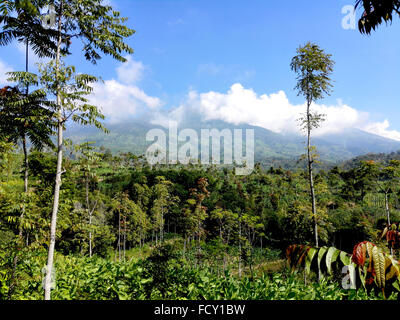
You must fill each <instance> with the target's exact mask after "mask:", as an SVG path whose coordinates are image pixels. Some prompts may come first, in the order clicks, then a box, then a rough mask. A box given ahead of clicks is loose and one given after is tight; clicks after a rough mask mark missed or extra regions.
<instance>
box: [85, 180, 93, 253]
mask: <svg viewBox="0 0 400 320" xmlns="http://www.w3.org/2000/svg"><path fill="white" fill-rule="evenodd" d="M88 175H89V174H86V180H85V191H86V210H87V213H88V216H89V257H92V230H91V228H92V212H91V210H90V203H89V176H88Z"/></svg>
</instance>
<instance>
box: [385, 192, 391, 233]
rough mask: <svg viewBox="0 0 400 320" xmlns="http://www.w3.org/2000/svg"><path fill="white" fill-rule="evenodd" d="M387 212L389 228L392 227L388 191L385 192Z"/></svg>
mask: <svg viewBox="0 0 400 320" xmlns="http://www.w3.org/2000/svg"><path fill="white" fill-rule="evenodd" d="M385 210H386V217H387V223H388V226H390V211H389V198H388V192H387V191H385Z"/></svg>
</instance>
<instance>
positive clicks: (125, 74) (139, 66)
mask: <svg viewBox="0 0 400 320" xmlns="http://www.w3.org/2000/svg"><path fill="white" fill-rule="evenodd" d="M125 58H126V59H127V62H125V63H123V64H122V65H121V66H119V67H118V68H117V75H118V80H119V81H121V82H123V83H137V82H138V81H140V80H142V78H143V72H144V70H145V66H144V65H143V63H142V62H140V61H135V60H133V58H132V56H127V57H125Z"/></svg>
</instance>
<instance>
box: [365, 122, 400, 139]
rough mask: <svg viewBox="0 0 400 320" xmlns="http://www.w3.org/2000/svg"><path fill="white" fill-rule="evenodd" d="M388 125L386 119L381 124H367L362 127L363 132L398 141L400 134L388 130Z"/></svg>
mask: <svg viewBox="0 0 400 320" xmlns="http://www.w3.org/2000/svg"><path fill="white" fill-rule="evenodd" d="M389 127H390V124H389V121H388V120H387V119H385V121H383V122H373V123H369V124H367V125H366V126H365V127H364V130H365V131H367V132H370V133H374V134H377V135H379V136H382V137H385V138H389V139H393V140H398V141H400V132H399V131H396V130H389Z"/></svg>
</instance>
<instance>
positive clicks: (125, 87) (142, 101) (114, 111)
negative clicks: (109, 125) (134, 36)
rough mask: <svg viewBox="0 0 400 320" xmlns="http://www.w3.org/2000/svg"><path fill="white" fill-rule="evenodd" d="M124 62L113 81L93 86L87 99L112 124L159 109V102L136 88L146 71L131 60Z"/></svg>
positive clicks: (160, 104) (142, 66)
mask: <svg viewBox="0 0 400 320" xmlns="http://www.w3.org/2000/svg"><path fill="white" fill-rule="evenodd" d="M125 58H126V59H127V62H125V63H123V64H121V65H120V66H119V67H118V68H117V69H116V72H117V80H115V79H110V80H106V81H104V82H101V83H96V84H95V85H94V86H93V94H92V95H91V97H90V103H92V104H93V105H96V106H98V107H99V108H100V109H101V111H102V113H103V114H104V115H105V116H106V119H107V120H109V121H110V122H114V123H115V122H119V121H124V120H127V119H129V118H130V117H132V116H137V115H139V114H140V113H144V112H146V111H149V110H150V111H154V110H158V109H159V108H160V107H161V106H162V105H163V102H162V101H161V100H160V99H159V98H157V97H151V96H149V95H148V94H146V93H145V92H144V91H143V90H142V89H140V88H139V87H138V86H137V82H138V81H140V80H141V79H142V78H143V71H144V70H145V69H146V67H145V66H144V65H143V63H142V62H140V61H134V60H133V58H132V56H127V57H125Z"/></svg>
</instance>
